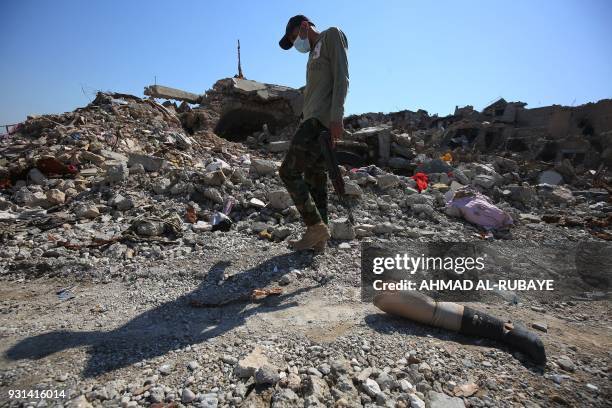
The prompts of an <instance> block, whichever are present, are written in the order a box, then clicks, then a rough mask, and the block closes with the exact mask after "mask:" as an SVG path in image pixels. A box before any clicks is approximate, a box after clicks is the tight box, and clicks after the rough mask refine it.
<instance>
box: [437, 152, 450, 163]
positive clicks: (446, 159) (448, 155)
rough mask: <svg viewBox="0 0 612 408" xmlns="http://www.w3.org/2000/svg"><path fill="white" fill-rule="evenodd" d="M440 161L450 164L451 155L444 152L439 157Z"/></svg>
mask: <svg viewBox="0 0 612 408" xmlns="http://www.w3.org/2000/svg"><path fill="white" fill-rule="evenodd" d="M440 159H442V160H444V161H445V162H452V161H453V155H452V154H451V152H446V153H444V154H443V155H442V156H441V157H440Z"/></svg>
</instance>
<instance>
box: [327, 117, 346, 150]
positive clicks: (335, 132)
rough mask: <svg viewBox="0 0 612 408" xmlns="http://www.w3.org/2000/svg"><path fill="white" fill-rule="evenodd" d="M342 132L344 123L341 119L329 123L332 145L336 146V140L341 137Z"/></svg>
mask: <svg viewBox="0 0 612 408" xmlns="http://www.w3.org/2000/svg"><path fill="white" fill-rule="evenodd" d="M343 133H344V125H343V124H342V121H341V120H339V121H332V122H330V123H329V134H330V136H331V142H332V146H334V147H336V142H337V141H338V140H340V139H342V134H343Z"/></svg>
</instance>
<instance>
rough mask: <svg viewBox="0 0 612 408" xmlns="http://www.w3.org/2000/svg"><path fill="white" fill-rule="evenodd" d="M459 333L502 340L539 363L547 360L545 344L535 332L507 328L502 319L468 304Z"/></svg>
mask: <svg viewBox="0 0 612 408" xmlns="http://www.w3.org/2000/svg"><path fill="white" fill-rule="evenodd" d="M459 333H462V334H466V335H469V336H476V337H486V338H489V339H493V340H497V341H501V342H503V343H506V344H508V345H509V346H511V347H513V348H515V349H517V350H519V351H521V352H523V353H525V354H527V355H528V356H529V357H530V358H531V359H532V360H533V361H534V362H536V363H538V364H544V363H545V362H546V352H545V351H544V344H543V343H542V340H540V338H539V337H538V336H537V335H536V334H535V333H532V332H530V331H528V330H525V329H522V328H519V327H514V328H512V329H509V330H507V329H505V328H504V322H503V321H501V320H500V319H498V318H496V317H493V316H491V315H489V314H486V313H482V312H480V311H478V310H474V309H472V308H470V307H467V306H466V307H465V308H464V309H463V317H462V319H461V329H459Z"/></svg>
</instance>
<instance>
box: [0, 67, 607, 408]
mask: <svg viewBox="0 0 612 408" xmlns="http://www.w3.org/2000/svg"><path fill="white" fill-rule="evenodd" d="M146 93H147V95H148V96H149V97H145V98H141V97H137V96H133V95H127V94H121V93H113V92H100V93H98V94H97V96H96V98H95V99H94V100H93V101H92V102H91V103H90V104H89V105H87V106H84V107H81V108H78V109H75V110H74V111H73V112H67V113H63V114H56V115H42V116H31V117H28V118H27V120H25V121H24V122H23V123H21V124H19V125H18V126H17V127H16V128H14V130H15V131H14V132H11V134H10V135H2V136H0V277H1V278H2V285H1V286H2V289H0V311H1V312H2V316H3V317H2V320H0V335H1V336H2V339H3V342H2V343H3V345H2V346H0V356H1V358H0V390H1V391H2V392H4V390H8V389H9V388H10V387H13V388H14V387H16V386H18V387H19V388H24V389H31V388H36V387H38V388H40V389H56V390H59V389H65V390H66V392H67V397H66V401H68V400H69V401H70V403H69V404H66V405H65V406H80V407H103V406H109V407H110V406H113V407H114V406H121V407H138V406H149V407H158V408H159V407H171V406H177V407H178V406H195V407H238V406H272V407H293V406H308V407H327V406H339V407H357V406H367V407H375V406H376V407H405V408H408V407H426V406H427V407H455V406H456V407H491V406H495V407H497V406H526V407H537V406H541V407H545V406H553V405H555V404H565V405H567V406H606V404H608V400H609V398H607V396H608V395H610V392H612V389H611V388H610V383H609V378H608V377H609V373H610V354H609V345H610V338H612V333H611V331H610V327H612V323H610V314H609V300H608V297H609V283H610V282H609V280H607V278H606V277H605V276H599V275H598V276H585V277H583V279H584V280H585V285H587V284H588V285H590V286H592V288H593V290H592V291H589V292H584V294H581V295H580V296H579V297H576V298H571V299H563V300H558V299H555V298H545V297H541V298H538V297H529V296H528V295H523V294H522V293H514V292H511V291H499V293H497V292H496V293H495V294H494V295H495V296H496V298H495V299H497V300H498V302H497V303H495V302H491V303H490V304H489V303H486V304H485V303H478V302H466V305H465V306H466V307H470V308H471V309H470V310H475V311H479V310H481V311H484V312H486V313H487V314H488V315H490V316H499V317H500V318H501V317H503V318H506V317H508V318H512V321H513V323H514V322H516V323H517V324H518V323H520V324H521V325H520V326H517V327H521V330H523V328H525V327H526V328H534V329H536V330H538V332H537V337H538V338H540V339H541V340H542V343H543V344H544V346H545V347H546V363H545V364H542V366H541V367H535V366H534V365H533V362H531V361H530V360H529V358H526V356H525V353H524V351H525V350H522V351H521V348H520V347H519V348H515V347H507V346H505V345H504V343H502V342H494V340H486V339H484V338H480V337H470V336H463V335H461V334H457V333H454V332H449V331H446V330H441V329H437V328H432V327H429V326H425V325H422V324H418V323H414V322H411V321H407V320H406V319H403V320H402V319H397V318H393V317H389V316H387V315H386V314H384V313H381V312H380V311H379V310H377V309H376V308H375V307H374V306H373V305H372V304H367V303H365V302H360V301H359V289H360V267H361V264H360V262H361V259H360V257H361V252H360V246H361V244H362V243H370V242H375V243H381V244H382V245H386V244H390V243H429V242H438V241H447V242H455V241H459V242H463V241H481V240H486V241H491V242H490V243H491V244H497V245H508V247H509V248H510V247H511V245H510V244H512V243H513V242H521V243H527V244H529V243H533V244H534V245H535V244H539V243H546V244H547V245H551V246H555V245H557V244H561V243H570V244H571V243H580V242H584V241H588V242H594V243H601V244H602V245H604V244H606V245H607V244H609V241H611V240H612V229H611V227H610V221H612V204H611V203H612V200H611V197H610V193H611V192H612V189H611V185H610V183H611V180H612V174H611V173H610V167H611V166H612V100H609V99H607V100H602V101H599V102H596V103H589V104H585V105H581V106H576V107H563V106H557V105H554V106H548V107H541V108H535V109H528V108H527V107H526V104H524V103H521V102H507V101H505V100H503V99H500V100H498V101H496V102H494V103H493V104H491V105H490V106H488V107H487V108H485V109H484V110H483V111H482V112H478V111H475V110H474V109H473V108H472V107H471V106H466V107H463V108H459V107H458V108H457V109H456V110H455V112H454V113H453V114H452V115H448V116H445V117H439V116H437V115H429V114H428V113H427V112H425V111H423V110H418V111H416V112H412V111H407V110H406V111H401V112H392V113H386V114H383V113H366V114H361V115H352V116H349V117H347V118H345V129H346V132H345V136H344V138H343V140H342V141H340V142H339V144H338V148H337V151H336V155H337V158H338V161H339V162H340V165H341V166H340V172H341V175H342V177H343V180H344V191H345V193H346V200H347V201H348V204H349V205H350V208H351V211H352V216H353V218H354V223H351V222H350V220H349V214H348V212H347V210H346V208H347V207H346V206H345V205H342V203H341V202H340V201H339V199H338V196H337V195H336V194H335V193H334V191H333V187H332V184H331V181H330V182H329V183H328V199H329V208H328V216H329V230H330V233H331V235H332V237H331V240H330V241H329V243H328V247H327V248H326V252H325V253H324V254H322V255H317V254H314V253H313V252H312V251H300V252H294V251H291V250H290V249H289V248H288V243H289V241H290V240H292V239H295V238H298V237H299V236H300V235H301V233H302V232H303V231H304V225H303V223H302V221H301V220H300V217H299V213H298V211H297V209H296V207H295V206H294V204H293V201H292V199H291V196H290V195H289V194H288V193H287V190H286V188H285V186H284V185H283V183H282V181H281V179H280V177H279V166H280V164H281V162H282V159H283V157H284V154H285V152H286V150H287V149H288V147H289V143H290V139H291V136H292V135H293V133H294V131H295V129H296V127H297V125H298V122H299V114H300V111H301V93H300V90H297V89H292V88H288V87H283V86H279V85H274V84H264V83H259V82H256V81H251V80H245V79H239V78H224V79H221V80H219V81H217V82H216V83H215V84H214V85H213V87H212V88H211V89H210V90H208V91H206V92H204V93H201V92H196V93H190V92H184V91H181V90H177V89H172V88H168V87H163V86H159V85H153V86H151V87H148V88H147V92H146ZM156 97H159V98H174V100H176V101H177V102H174V101H170V100H166V101H164V102H163V103H158V102H157V101H156V100H155V98H156ZM194 102H195V103H194ZM602 248H604V247H603V246H602ZM519 255H520V259H521V260H523V259H524V261H525V265H526V266H525V267H526V268H534V265H536V266H537V265H539V264H538V258H537V254H519ZM582 255H583V258H584V259H582V260H581V262H584V263H586V264H589V263H591V264H592V263H595V264H597V262H601V261H600V260H601V259H602V258H601V257H602V256H604V255H605V254H601V253H587V254H582ZM540 266H541V265H540ZM542 273H547V274H551V276H553V277H554V278H555V279H563V276H559V274H560V272H559V271H550V270H545V269H543V272H542ZM581 293H582V292H581ZM500 321H501V320H500ZM494 323H496V324H497V321H496V322H494ZM529 330H530V331H531V329H529ZM459 333H461V332H459ZM516 333H517V331H515V334H516ZM468 334H469V333H468ZM534 336H535V335H534ZM504 340H507V341H508V344H513V343H512V342H511V340H512V339H510V338H505V339H504ZM3 395H4V394H3ZM54 403H55V402H51V401H49V404H48V405H47V406H53V404H54ZM62 403H64V402H62ZM11 404H12V405H10V404H9V405H7V406H11V407H13V406H15V407H17V406H28V405H27V404H26V402H25V400H24V401H21V402H15V403H11Z"/></svg>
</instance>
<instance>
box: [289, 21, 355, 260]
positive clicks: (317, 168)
mask: <svg viewBox="0 0 612 408" xmlns="http://www.w3.org/2000/svg"><path fill="white" fill-rule="evenodd" d="M279 45H280V46H281V48H282V49H284V50H288V49H289V48H291V47H292V46H293V47H294V48H295V49H296V50H298V51H299V52H302V53H309V55H308V64H307V67H306V88H305V89H304V107H303V109H302V121H301V122H300V125H299V127H298V129H297V131H296V132H295V135H294V136H293V139H292V140H291V146H290V147H289V151H288V152H287V155H286V156H285V160H284V161H283V164H282V165H281V167H280V170H279V175H280V177H281V179H282V180H283V182H284V183H285V186H286V187H287V191H288V192H289V194H290V195H291V198H292V199H293V202H294V203H295V206H296V207H297V209H298V211H299V212H300V214H301V216H302V219H303V220H304V223H305V224H306V232H305V233H304V235H303V236H302V238H301V239H300V240H298V241H292V242H291V244H292V246H293V248H294V249H296V250H304V249H314V250H315V251H323V250H324V249H325V245H326V243H327V240H329V238H330V234H329V230H328V228H327V223H328V218H327V173H326V166H325V161H324V159H323V152H322V150H321V145H320V144H319V134H320V133H321V131H323V130H329V132H330V134H331V138H332V143H335V142H336V141H337V140H339V139H340V137H342V133H343V131H344V128H343V125H342V117H343V115H344V100H345V98H346V93H347V91H348V84H349V74H348V58H347V49H348V42H347V39H346V36H345V35H344V33H343V32H342V31H341V30H340V29H339V28H337V27H331V28H328V29H327V30H324V31H322V32H318V31H317V29H316V28H315V25H314V23H312V22H311V21H310V20H309V19H308V18H307V17H306V16H302V15H297V16H294V17H291V18H290V19H289V22H288V23H287V28H286V30H285V35H284V36H283V37H282V38H281V40H280V41H279Z"/></svg>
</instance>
